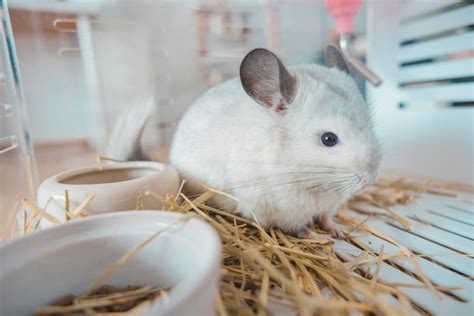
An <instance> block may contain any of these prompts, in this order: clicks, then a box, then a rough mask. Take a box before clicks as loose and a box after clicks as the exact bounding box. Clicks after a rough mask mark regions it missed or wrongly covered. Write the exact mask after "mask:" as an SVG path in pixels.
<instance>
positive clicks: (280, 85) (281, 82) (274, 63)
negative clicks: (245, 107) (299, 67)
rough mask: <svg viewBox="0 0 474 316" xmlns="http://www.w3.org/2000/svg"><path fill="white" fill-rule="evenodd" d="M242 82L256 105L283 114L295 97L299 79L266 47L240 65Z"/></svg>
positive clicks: (249, 54) (256, 51)
mask: <svg viewBox="0 0 474 316" xmlns="http://www.w3.org/2000/svg"><path fill="white" fill-rule="evenodd" d="M240 80H241V82H242V86H243V88H244V90H245V92H247V94H248V95H249V96H250V97H252V99H254V100H255V101H256V102H257V103H259V104H261V105H263V106H265V107H268V108H270V109H272V110H273V111H275V112H282V111H283V110H285V109H286V107H287V106H288V105H289V104H291V102H293V100H294V98H295V95H296V79H295V77H294V76H292V75H291V74H290V73H289V72H288V70H287V69H286V67H285V66H284V65H283V63H282V62H281V61H280V59H279V58H278V57H277V56H276V55H275V54H273V53H272V52H271V51H269V50H267V49H264V48H257V49H254V50H252V51H251V52H250V53H248V54H247V56H245V58H244V60H243V61H242V64H241V65H240Z"/></svg>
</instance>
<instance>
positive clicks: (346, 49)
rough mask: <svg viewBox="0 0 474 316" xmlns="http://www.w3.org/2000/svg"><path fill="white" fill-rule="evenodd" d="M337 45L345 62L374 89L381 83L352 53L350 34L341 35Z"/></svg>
mask: <svg viewBox="0 0 474 316" xmlns="http://www.w3.org/2000/svg"><path fill="white" fill-rule="evenodd" d="M339 45H340V46H341V51H342V53H343V54H344V57H345V58H346V59H347V61H349V62H350V63H351V64H352V65H353V66H354V68H355V69H357V71H358V72H359V73H360V74H361V75H362V76H363V77H364V78H365V79H367V80H368V81H369V82H370V83H371V84H372V85H373V86H375V87H377V86H379V85H380V84H381V83H382V79H381V78H380V77H379V76H377V75H376V74H375V73H374V72H373V71H372V70H370V69H369V68H368V67H367V66H366V65H365V64H364V63H363V62H362V61H361V60H360V59H359V58H357V57H356V56H355V54H354V53H352V51H351V34H350V33H343V34H341V36H340V38H339Z"/></svg>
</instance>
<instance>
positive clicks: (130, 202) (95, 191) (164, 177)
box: [38, 161, 180, 228]
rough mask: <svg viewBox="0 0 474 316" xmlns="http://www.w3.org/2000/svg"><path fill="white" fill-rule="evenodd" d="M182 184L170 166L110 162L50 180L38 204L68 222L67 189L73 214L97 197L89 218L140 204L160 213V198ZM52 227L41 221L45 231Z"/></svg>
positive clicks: (60, 175)
mask: <svg viewBox="0 0 474 316" xmlns="http://www.w3.org/2000/svg"><path fill="white" fill-rule="evenodd" d="M179 185H180V180H179V175H178V172H177V171H176V169H174V168H173V167H172V166H170V165H166V164H162V163H158V162H149V161H133V162H120V163H107V164H103V165H100V166H98V165H96V166H90V167H85V168H80V169H74V170H69V171H66V172H62V173H60V174H57V175H55V176H52V177H50V178H48V179H46V180H45V181H44V182H43V183H41V185H40V186H39V188H38V205H39V206H40V207H41V208H44V209H45V211H46V212H48V213H49V214H51V215H53V216H54V217H55V218H56V219H58V220H59V221H61V222H62V221H65V219H66V218H65V217H66V213H65V212H64V204H65V203H64V202H65V192H66V190H67V191H68V197H69V207H70V210H71V211H74V209H76V208H77V207H78V206H79V205H80V204H81V203H83V202H84V201H86V199H88V198H90V197H92V196H93V197H94V198H93V199H92V200H90V202H89V203H88V204H87V215H96V214H101V213H107V212H112V211H114V212H115V211H126V210H133V209H135V208H136V207H137V204H138V203H139V204H142V206H143V209H151V210H154V209H156V210H158V209H162V206H163V205H162V201H161V200H160V199H159V197H160V196H162V197H164V196H165V195H166V194H176V193H177V191H178V189H179ZM150 193H152V194H150ZM139 199H141V200H139ZM51 224H52V223H50V222H49V221H48V220H47V219H43V220H42V221H41V227H43V228H44V227H47V226H51Z"/></svg>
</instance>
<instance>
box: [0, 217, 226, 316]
mask: <svg viewBox="0 0 474 316" xmlns="http://www.w3.org/2000/svg"><path fill="white" fill-rule="evenodd" d="M180 216H181V214H178V213H171V212H163V211H129V212H119V213H112V214H103V215H98V216H93V217H90V218H85V219H82V220H79V221H72V222H68V223H66V224H63V225H59V226H55V227H51V228H48V229H45V230H42V231H38V232H35V233H32V234H30V235H28V236H26V237H24V238H20V239H17V240H14V241H12V242H9V243H7V244H5V245H3V246H1V247H0V267H1V268H0V315H2V316H22V315H31V314H32V313H33V312H34V310H35V309H36V308H37V307H38V306H41V305H44V304H47V303H49V302H51V301H53V300H55V299H57V298H59V297H61V296H64V295H67V294H75V295H77V294H80V293H81V292H82V291H84V290H85V289H86V288H88V287H89V286H90V285H91V284H92V282H93V281H94V280H95V279H96V278H97V277H98V276H99V275H100V274H101V273H102V272H103V271H105V270H107V269H108V268H109V267H110V266H111V264H113V263H114V262H115V261H116V260H117V259H118V258H120V257H121V256H122V255H123V254H125V253H126V252H127V251H129V250H130V249H132V248H133V247H134V246H135V245H137V244H139V243H141V242H142V241H143V240H145V239H146V238H147V237H149V236H150V235H151V234H153V233H155V232H156V231H158V230H159V229H161V228H163V227H165V226H166V225H169V224H170V223H173V222H175V221H176V220H177V219H178V218H179V217H180ZM219 267H220V240H219V237H218V235H217V233H216V232H215V231H214V229H213V228H212V227H211V226H210V225H209V224H207V223H206V222H204V221H202V220H198V219H191V220H190V221H188V222H186V223H184V224H180V225H178V226H176V228H175V229H172V230H170V231H168V232H164V233H163V234H162V235H160V236H158V237H157V238H156V239H155V240H154V241H152V242H151V243H150V244H148V245H147V246H146V247H145V248H143V249H142V250H140V252H139V253H137V254H136V256H134V257H133V258H132V259H131V260H130V261H128V262H127V263H126V264H125V265H124V266H123V267H121V268H120V269H119V270H117V271H116V272H115V273H114V274H113V275H112V276H111V278H110V279H109V280H108V281H107V282H106V283H107V284H111V285H114V286H127V285H148V284H150V285H154V286H163V287H168V286H170V287H171V291H170V292H169V299H158V300H156V302H154V303H153V304H152V305H151V307H150V309H149V310H147V311H146V312H144V313H143V314H142V316H145V315H146V316H148V315H183V316H185V315H196V316H198V315H214V314H215V311H214V307H215V294H216V291H217V284H218V276H219Z"/></svg>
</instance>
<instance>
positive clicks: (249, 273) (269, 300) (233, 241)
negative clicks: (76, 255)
mask: <svg viewBox="0 0 474 316" xmlns="http://www.w3.org/2000/svg"><path fill="white" fill-rule="evenodd" d="M449 189H450V188H449V187H447V186H441V185H439V184H429V183H427V182H422V181H413V180H406V179H403V178H398V179H393V178H392V179H390V178H382V179H380V180H379V182H378V184H377V186H375V187H370V188H368V189H366V190H365V191H364V192H363V193H362V194H361V195H360V196H358V197H356V198H355V199H353V200H352V201H350V202H349V203H348V205H347V206H346V207H345V208H343V209H341V210H340V212H339V213H338V216H337V219H338V221H339V223H340V224H342V225H343V226H345V228H346V230H347V231H349V232H350V234H349V236H348V237H347V238H346V240H347V241H348V242H349V243H351V244H353V245H355V246H357V247H358V248H360V249H363V250H364V252H363V253H362V255H359V256H356V257H354V256H350V255H347V253H344V251H343V250H342V249H337V248H336V247H334V245H333V243H332V242H331V241H328V239H327V238H321V239H298V238H295V237H293V236H289V235H286V234H285V233H283V232H282V231H280V230H279V229H269V230H265V229H263V228H262V227H261V226H259V225H258V224H257V223H255V222H254V221H250V220H248V219H246V218H242V217H240V216H238V215H235V214H230V213H228V212H225V211H222V210H219V209H215V208H213V207H211V206H209V205H207V204H206V201H208V200H209V199H210V198H212V197H213V196H214V195H216V194H222V195H227V194H226V193H224V192H220V191H217V190H211V189H210V190H209V191H207V192H205V193H204V194H202V195H200V196H198V197H195V198H190V197H187V196H185V195H184V194H182V193H181V189H180V192H178V194H177V196H171V195H168V196H165V197H161V196H157V195H155V194H154V193H153V192H146V193H145V194H148V195H151V196H154V197H155V198H159V199H161V200H162V201H163V202H164V205H166V209H167V210H169V211H173V212H181V213H188V214H194V215H196V216H199V217H201V218H202V219H204V220H205V221H207V222H208V223H209V224H211V225H212V226H213V227H214V228H215V229H216V231H217V232H218V233H219V235H220V238H221V240H222V250H223V251H222V267H221V275H220V291H219V293H218V295H217V306H216V309H217V310H218V313H219V314H220V315H254V314H258V315H268V314H271V313H272V310H275V309H279V310H287V309H288V310H296V311H297V312H298V313H299V315H314V314H318V315H334V314H340V315H347V314H350V313H351V312H354V311H356V312H362V313H373V314H377V315H393V314H396V315H410V314H412V313H413V311H414V310H417V311H418V312H422V313H423V312H424V311H423V310H421V309H420V307H418V306H417V305H416V304H414V303H413V302H412V301H411V300H410V298H409V297H407V296H406V295H405V294H404V293H403V292H402V291H401V289H402V288H403V287H406V286H409V285H404V284H385V283H383V282H381V281H380V280H379V278H378V275H379V272H380V266H381V263H382V262H386V263H389V264H392V262H391V260H392V259H394V258H397V259H406V260H410V261H411V262H413V264H414V265H415V266H417V267H419V266H418V265H417V263H416V257H417V256H416V255H414V254H413V253H412V252H411V250H410V249H409V248H408V247H406V246H405V245H400V244H398V243H397V242H396V241H395V240H393V239H392V238H391V237H390V236H388V235H386V234H384V233H383V232H380V231H377V230H376V229H375V228H373V227H372V226H371V225H370V220H367V221H359V220H357V219H355V218H351V217H349V216H347V215H346V210H347V209H348V208H349V209H352V210H355V211H356V212H359V213H362V214H365V215H367V219H369V218H370V217H384V218H389V219H390V220H393V221H397V222H399V223H400V224H401V225H403V226H404V227H406V228H407V229H409V228H410V225H411V221H410V220H409V219H408V218H406V217H404V216H402V215H401V214H398V213H397V212H395V211H394V210H392V209H391V208H390V207H391V206H393V205H396V204H406V203H410V202H412V201H413V200H415V199H416V198H417V196H418V195H419V194H421V193H423V192H426V191H429V192H430V193H432V194H441V195H447V196H453V195H455V194H456V193H453V192H454V191H451V190H449ZM65 197H66V199H65V201H66V202H65V205H64V209H65V212H66V214H67V219H68V220H76V219H79V218H81V217H84V216H87V211H86V209H87V204H88V202H90V200H91V199H92V197H91V198H89V199H88V200H86V201H84V203H82V204H81V205H80V206H79V207H78V208H77V209H75V210H72V211H71V210H69V202H68V194H67V192H66V194H65ZM178 197H179V198H178ZM142 202H143V201H142V196H139V197H137V209H140V208H141V207H142V205H143V203H142ZM22 204H23V205H24V206H25V207H26V208H27V209H28V210H30V211H31V214H32V215H31V216H30V217H28V218H26V216H25V219H24V223H23V229H24V233H28V232H30V231H32V230H34V229H35V227H37V221H38V219H40V218H43V219H46V220H49V221H51V222H55V221H57V219H55V218H51V217H50V215H47V213H46V212H45V211H44V210H42V209H40V208H39V207H37V206H36V205H34V204H33V203H31V202H29V201H27V200H25V199H24V200H23V201H22ZM374 207H376V209H377V212H374V211H373V209H374ZM25 214H26V213H25ZM311 229H312V230H313V231H317V232H318V233H320V234H324V232H321V231H318V229H317V227H312V228H311ZM358 233H366V234H372V235H376V236H377V237H379V238H382V239H384V240H385V241H387V242H389V243H391V244H393V245H395V246H397V247H398V249H399V251H397V252H394V253H385V252H384V249H383V247H382V248H381V249H380V251H378V253H373V252H372V251H370V249H368V247H364V244H363V243H361V242H359V241H358V239H357V237H356V235H357V234H358ZM155 237H156V236H155ZM148 240H149V239H148ZM145 242H146V241H145ZM142 246H144V245H139V246H138V248H140V247H142ZM115 268H117V267H111V270H113V269H115ZM369 270H370V271H372V273H368V271H369ZM109 272H110V271H109ZM412 275H413V276H414V277H415V278H417V279H419V280H420V281H421V282H422V283H423V284H424V286H425V287H426V288H428V289H430V290H431V291H432V292H433V295H435V296H438V295H439V291H446V290H448V289H442V288H438V287H436V286H435V285H433V284H431V283H430V281H429V280H428V279H427V278H426V277H424V275H423V272H422V271H421V269H418V273H417V274H412ZM105 280H106V278H103V279H101V282H105ZM101 282H95V285H94V286H99V285H100V284H103V283H101ZM387 298H390V299H389V300H387ZM389 302H390V303H389ZM123 315H125V314H123Z"/></svg>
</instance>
